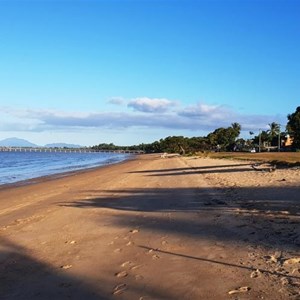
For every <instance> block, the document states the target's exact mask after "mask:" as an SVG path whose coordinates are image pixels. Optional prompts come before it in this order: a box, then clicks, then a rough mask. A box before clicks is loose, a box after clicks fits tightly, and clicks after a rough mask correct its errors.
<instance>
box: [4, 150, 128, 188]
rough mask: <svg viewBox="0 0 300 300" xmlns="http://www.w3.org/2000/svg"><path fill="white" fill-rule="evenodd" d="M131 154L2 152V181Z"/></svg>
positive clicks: (111, 160)
mask: <svg viewBox="0 0 300 300" xmlns="http://www.w3.org/2000/svg"><path fill="white" fill-rule="evenodd" d="M129 156H130V155H129V154H119V153H99V152H95V153H60V152H56V153H55V152H0V185H1V184H6V183H14V182H18V181H21V180H25V179H32V178H37V177H41V176H46V175H53V174H59V173H64V172H68V171H74V170H80V169H87V168H92V167H96V166H104V165H108V164H113V163H117V162H121V161H123V160H125V159H128V158H129Z"/></svg>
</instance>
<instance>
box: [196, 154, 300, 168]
mask: <svg viewBox="0 0 300 300" xmlns="http://www.w3.org/2000/svg"><path fill="white" fill-rule="evenodd" d="M198 155H199V156H205V157H211V158H223V159H237V160H251V161H258V162H268V163H272V164H277V165H282V166H289V167H290V166H300V153H299V152H261V153H248V152H206V153H200V154H199V153H198Z"/></svg>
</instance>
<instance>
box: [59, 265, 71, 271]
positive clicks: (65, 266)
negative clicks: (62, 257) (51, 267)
mask: <svg viewBox="0 0 300 300" xmlns="http://www.w3.org/2000/svg"><path fill="white" fill-rule="evenodd" d="M60 268H61V269H64V270H67V269H70V268H72V265H64V266H60Z"/></svg>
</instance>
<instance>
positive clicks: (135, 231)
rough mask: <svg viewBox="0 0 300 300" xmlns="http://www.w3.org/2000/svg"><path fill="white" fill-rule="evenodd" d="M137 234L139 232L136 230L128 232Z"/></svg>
mask: <svg viewBox="0 0 300 300" xmlns="http://www.w3.org/2000/svg"><path fill="white" fill-rule="evenodd" d="M138 232H139V230H138V229H132V230H130V233H138Z"/></svg>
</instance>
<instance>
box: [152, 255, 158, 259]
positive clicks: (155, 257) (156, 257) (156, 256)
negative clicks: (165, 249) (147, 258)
mask: <svg viewBox="0 0 300 300" xmlns="http://www.w3.org/2000/svg"><path fill="white" fill-rule="evenodd" d="M159 258H160V257H159V256H158V255H157V254H154V255H153V256H152V259H159Z"/></svg>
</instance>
